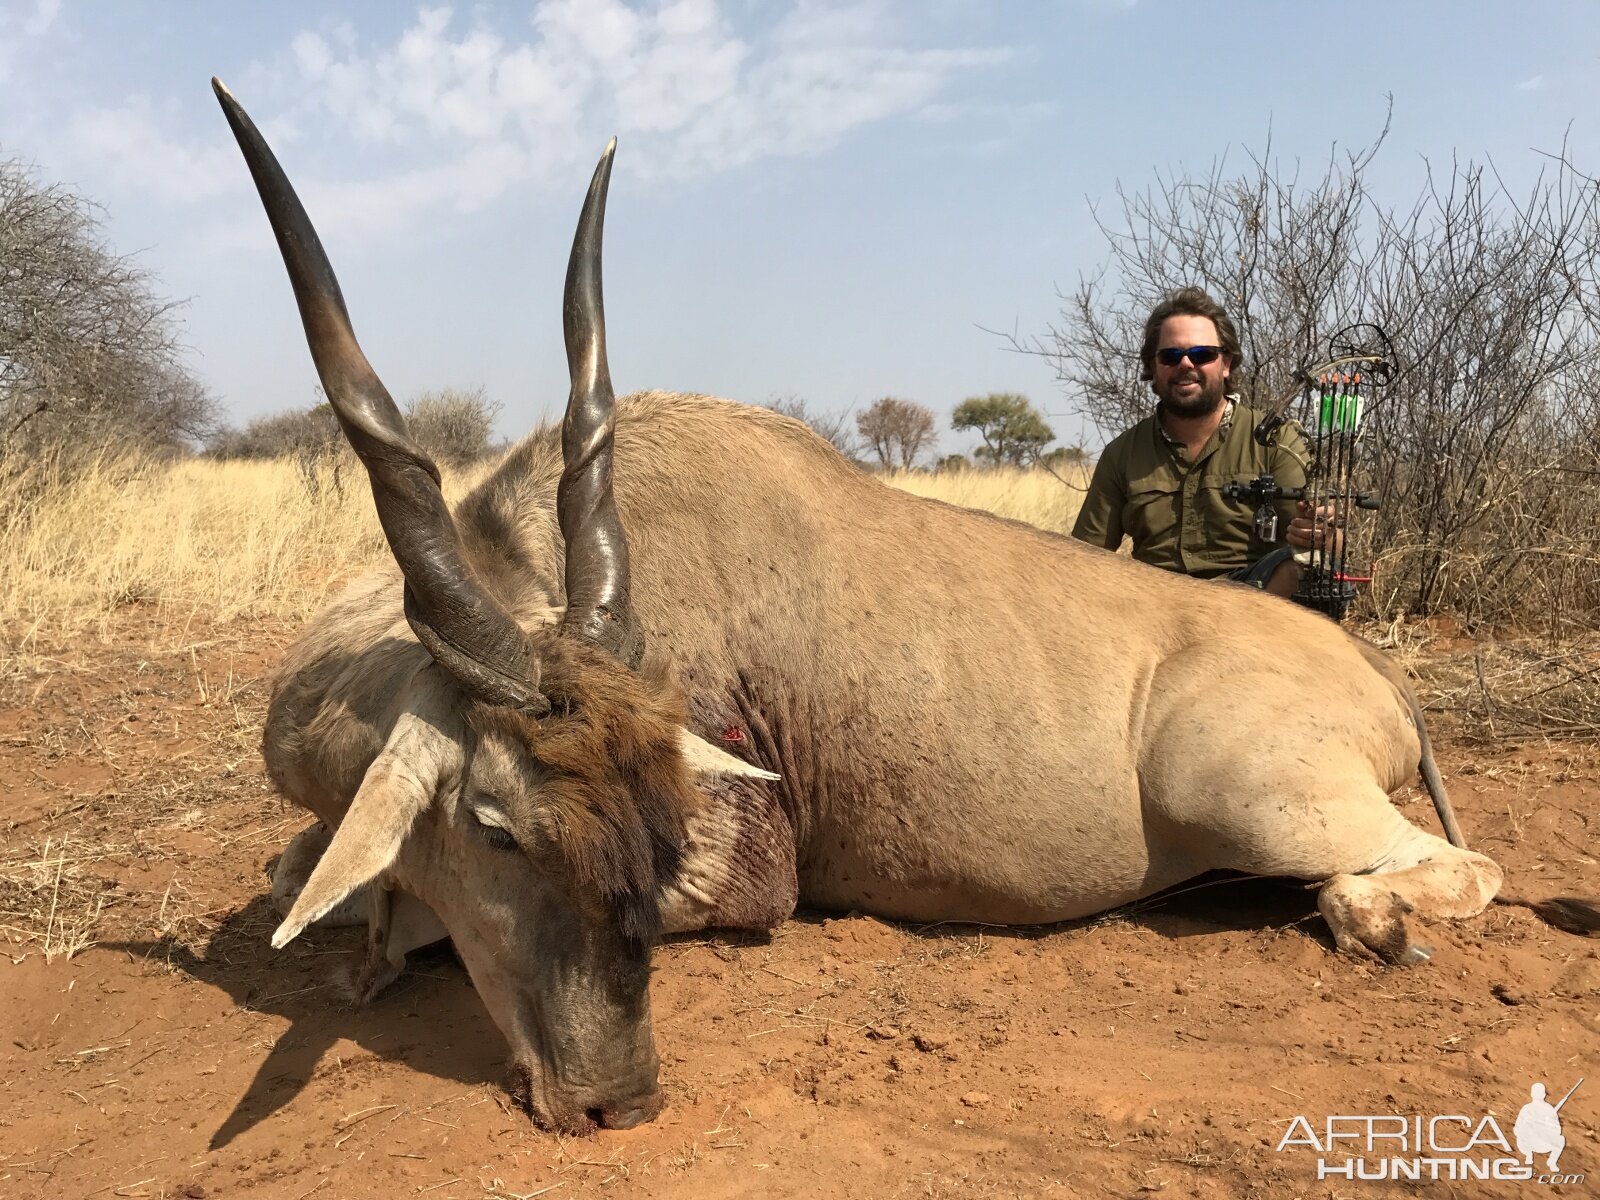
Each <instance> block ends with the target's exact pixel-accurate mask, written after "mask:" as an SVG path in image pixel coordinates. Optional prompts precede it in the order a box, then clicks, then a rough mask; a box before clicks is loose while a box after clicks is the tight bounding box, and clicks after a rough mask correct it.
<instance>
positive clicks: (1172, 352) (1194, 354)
mask: <svg viewBox="0 0 1600 1200" xmlns="http://www.w3.org/2000/svg"><path fill="white" fill-rule="evenodd" d="M1221 356H1222V347H1221V346H1190V347H1189V348H1188V349H1187V350H1185V349H1182V348H1180V347H1178V346H1168V347H1167V348H1166V349H1165V350H1157V351H1156V361H1157V362H1158V363H1160V364H1161V365H1162V366H1163V367H1175V366H1177V365H1178V364H1179V363H1181V362H1182V361H1183V360H1184V359H1186V358H1187V359H1188V360H1189V361H1190V362H1192V363H1193V364H1194V365H1195V366H1197V367H1203V366H1205V365H1206V364H1207V363H1214V362H1216V361H1217V359H1218V358H1220V357H1221Z"/></svg>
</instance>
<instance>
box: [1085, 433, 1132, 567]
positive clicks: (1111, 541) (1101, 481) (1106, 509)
mask: <svg viewBox="0 0 1600 1200" xmlns="http://www.w3.org/2000/svg"><path fill="white" fill-rule="evenodd" d="M1110 450H1111V447H1109V446H1107V447H1106V451H1107V452H1106V453H1102V454H1101V455H1100V461H1099V462H1097V463H1096V464H1095V467H1094V476H1093V477H1092V478H1091V479H1090V480H1089V490H1088V492H1087V493H1086V494H1085V495H1084V497H1083V507H1082V508H1080V509H1078V519H1077V521H1076V522H1074V523H1073V526H1072V536H1073V537H1075V538H1077V539H1078V540H1079V541H1083V542H1088V543H1089V544H1090V545H1092V546H1102V547H1104V548H1105V549H1107V550H1115V549H1117V548H1118V547H1119V546H1121V545H1122V506H1123V504H1124V503H1125V502H1126V500H1127V493H1128V489H1127V485H1126V482H1125V481H1124V480H1123V478H1122V469H1121V467H1120V466H1119V464H1118V462H1117V458H1118V457H1119V456H1115V455H1113V454H1111V453H1109V451H1110Z"/></svg>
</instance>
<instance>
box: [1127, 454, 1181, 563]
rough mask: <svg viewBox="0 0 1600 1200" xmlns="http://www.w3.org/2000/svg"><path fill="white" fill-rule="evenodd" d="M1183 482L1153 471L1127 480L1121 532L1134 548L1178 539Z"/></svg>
mask: <svg viewBox="0 0 1600 1200" xmlns="http://www.w3.org/2000/svg"><path fill="white" fill-rule="evenodd" d="M1182 489H1183V481H1182V480H1180V479H1177V478H1174V477H1173V476H1172V475H1171V474H1170V473H1168V472H1151V473H1149V474H1146V475H1144V476H1141V477H1138V478H1134V479H1130V480H1128V499H1127V503H1125V504H1124V505H1123V506H1122V530H1123V532H1124V533H1126V534H1127V535H1128V536H1129V537H1131V538H1132V539H1133V544H1134V545H1135V546H1148V545H1150V544H1151V543H1157V544H1159V543H1162V542H1166V541H1170V540H1173V539H1174V538H1176V536H1177V531H1178V520H1179V515H1180V514H1179V507H1180V505H1181V503H1182Z"/></svg>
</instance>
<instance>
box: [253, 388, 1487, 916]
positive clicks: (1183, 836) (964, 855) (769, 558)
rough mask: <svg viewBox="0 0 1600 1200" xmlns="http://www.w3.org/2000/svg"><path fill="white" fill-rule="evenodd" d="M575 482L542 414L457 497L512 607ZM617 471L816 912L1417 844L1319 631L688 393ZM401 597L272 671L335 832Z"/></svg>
mask: <svg viewBox="0 0 1600 1200" xmlns="http://www.w3.org/2000/svg"><path fill="white" fill-rule="evenodd" d="M560 473H561V447H560V442H559V438H558V436H557V431H555V430H552V431H550V433H549V434H547V435H544V436H535V437H534V438H532V439H530V440H529V441H528V442H527V443H526V444H524V445H523V446H522V447H520V448H519V449H518V450H517V451H516V452H515V453H514V454H513V455H512V456H511V457H510V459H509V460H508V461H507V462H506V464H505V465H504V466H502V467H501V468H500V469H499V471H498V472H497V473H496V474H495V475H494V476H493V477H491V478H490V479H489V480H488V481H487V482H486V483H484V484H483V485H482V486H481V487H480V488H479V489H478V490H477V491H476V492H475V493H474V494H473V495H472V496H470V497H468V498H467V499H466V500H465V501H464V502H463V503H462V504H460V505H459V506H458V508H457V510H456V524H457V526H458V528H459V529H460V530H461V533H462V536H463V539H464V541H465V542H466V544H467V545H468V547H469V549H470V550H471V552H472V555H473V560H474V562H475V563H477V564H478V567H479V570H480V573H481V574H482V575H483V576H484V577H485V579H486V580H487V581H491V582H492V586H494V587H495V589H496V591H497V592H498V594H499V595H500V596H501V597H502V599H503V600H504V601H505V602H506V604H507V606H508V607H509V608H511V609H512V611H513V612H514V613H515V614H516V615H517V617H518V619H519V620H520V621H521V622H522V623H524V624H525V625H527V626H529V627H533V626H536V625H538V624H540V623H545V624H548V623H550V622H551V621H553V620H554V619H555V617H556V616H557V615H559V613H560V611H561V609H562V607H563V605H564V602H565V596H564V593H563V589H562V584H561V571H562V554H561V541H560V535H559V532H558V531H557V530H556V529H555V527H554V526H555V490H556V483H557V480H558V478H559V476H560ZM615 493H616V499H617V504H618V507H619V509H620V511H621V514H622V520H623V524H624V527H625V528H626V529H628V530H629V544H630V548H631V552H632V573H633V591H634V609H635V611H636V612H637V614H638V616H639V619H640V622H641V625H642V626H643V630H644V635H645V640H646V643H647V644H648V645H649V646H650V647H652V655H653V654H655V653H656V652H657V651H659V653H660V655H661V656H662V658H663V659H664V661H665V664H666V666H667V669H668V670H669V671H670V672H672V673H673V674H674V675H675V676H676V677H677V679H678V681H679V683H680V684H681V686H682V687H683V690H684V692H685V693H686V696H687V699H688V702H689V714H690V727H691V729H692V730H693V732H695V733H697V734H698V735H700V736H701V737H702V738H705V739H707V740H708V741H711V742H713V743H715V744H720V745H722V746H723V747H724V748H726V749H728V750H729V751H730V752H732V753H734V754H737V755H739V756H740V757H743V758H747V759H748V760H750V761H752V762H754V763H756V764H757V765H759V766H761V767H764V768H766V769H768V770H770V771H773V772H775V773H777V774H779V775H781V776H782V778H781V779H780V780H778V781H774V782H767V781H747V782H741V783H740V784H739V787H740V788H741V789H744V790H745V791H747V792H749V793H752V794H753V793H757V792H762V791H765V792H769V793H770V794H771V798H772V800H773V801H774V802H775V803H773V804H772V805H771V806H770V807H769V806H767V805H765V804H750V805H747V806H746V808H747V809H748V811H750V812H751V813H752V814H754V815H757V816H759V817H760V818H761V819H763V820H766V821H769V822H776V823H779V824H777V826H776V827H775V828H774V829H773V831H772V833H773V836H775V837H782V838H785V839H788V840H790V841H791V842H792V844H793V846H794V863H795V869H796V871H797V874H798V885H799V894H800V896H801V897H802V898H803V899H804V900H805V901H807V902H809V903H812V904H815V905H818V906H822V907H828V908H839V909H848V908H854V909H860V910H862V911H867V912H873V913H877V914H880V915H882V916H887V917H901V918H907V919H912V920H919V921H941V920H943V921H989V922H1042V921H1057V920H1062V919H1065V918H1069V917H1078V916H1083V915H1085V914H1088V913H1094V912H1099V911H1102V910H1104V909H1106V908H1110V907H1113V906H1115V905H1118V904H1122V903H1124V902H1126V901H1129V900H1132V899H1136V898H1138V897H1141V896H1146V895H1149V894H1150V893H1152V892H1154V891H1158V890H1160V889H1162V888H1165V887H1168V886H1170V885H1171V884H1173V883H1176V882H1179V881H1180V880H1183V879H1186V878H1189V877H1190V876H1193V875H1196V874H1198V873H1200V872H1203V871H1207V870H1210V869H1213V868H1218V867H1234V868H1239V869H1242V870H1256V871H1263V872H1271V873H1284V874H1294V875H1302V876H1305V877H1308V878H1324V877H1327V876H1331V875H1334V874H1338V873H1341V872H1347V873H1355V872H1360V871H1366V870H1369V869H1371V868H1372V867H1374V866H1375V865H1377V864H1378V863H1379V861H1380V860H1381V859H1382V858H1383V857H1384V856H1385V855H1387V854H1389V853H1391V852H1392V851H1393V850H1394V849H1396V846H1397V844H1398V843H1400V842H1403V841H1405V840H1407V839H1409V838H1411V837H1413V836H1425V835H1419V834H1417V832H1416V831H1415V830H1414V829H1413V827H1412V826H1411V825H1409V824H1408V823H1407V822H1405V821H1404V820H1402V819H1401V818H1400V817H1399V816H1398V814H1396V813H1395V812H1394V810H1393V808H1392V806H1390V805H1389V804H1388V803H1387V800H1386V797H1385V793H1386V792H1387V791H1388V790H1391V789H1393V788H1396V787H1398V786H1400V785H1402V784H1403V783H1405V782H1406V781H1408V780H1410V779H1413V778H1414V777H1415V775H1416V771H1417V763H1418V757H1419V745H1418V739H1417V734H1416V731H1415V729H1414V727H1413V725H1412V721H1411V713H1410V709H1409V706H1408V703H1407V700H1406V697H1405V696H1404V695H1403V694H1402V693H1400V692H1399V691H1397V689H1396V688H1395V686H1394V685H1393V684H1392V683H1390V682H1389V681H1388V680H1386V679H1385V678H1384V677H1383V676H1381V675H1380V674H1378V672H1377V671H1375V670H1374V669H1373V668H1372V667H1371V666H1369V665H1368V663H1367V661H1366V660H1365V658H1364V657H1363V654H1362V652H1361V650H1360V649H1359V647H1358V644H1357V643H1356V642H1355V641H1354V640H1353V639H1352V638H1350V637H1348V636H1346V635H1345V634H1344V633H1343V632H1341V631H1340V630H1339V629H1338V628H1337V627H1336V626H1334V625H1332V624H1331V623H1329V622H1328V621H1327V620H1326V619H1323V618H1320V617H1317V616H1314V615H1312V614H1310V613H1307V612H1305V611H1304V610H1301V609H1298V608H1295V607H1293V606H1291V605H1288V604H1285V603H1283V602H1281V601H1277V600H1274V599H1272V598H1270V597H1265V596H1263V595H1261V594H1260V593H1257V592H1254V591H1251V590H1249V589H1245V588H1242V587H1227V586H1222V585H1218V584H1204V583H1200V582H1196V581H1193V580H1190V579H1186V578H1182V577H1178V576H1172V575H1167V574H1164V573H1161V572H1156V571H1152V570H1151V569H1149V568H1148V567H1144V566H1142V565H1140V564H1137V563H1133V562H1131V561H1130V560H1128V559H1126V558H1124V557H1120V556H1117V555H1112V554H1107V553H1105V552H1103V551H1098V550H1094V549H1091V548H1089V547H1086V546H1084V545H1083V544H1081V543H1079V542H1076V541H1073V540H1072V539H1069V538H1064V537H1059V536H1055V535H1052V534H1048V533H1043V532H1041V531H1039V530H1037V529H1033V528H1031V527H1029V526H1026V525H1023V524H1019V523H1017V522H1012V521H1004V520H1000V519H997V518H994V517H991V516H988V515H986V514H982V513H977V512H973V511H970V510H966V509H961V508H956V507H953V506H950V505H946V504H941V503H938V502H936V501H929V500H924V499H921V498H918V497H914V496H910V495H907V494H906V493H903V492H900V491H896V490H894V489H892V488H889V487H886V486H884V485H883V484H881V483H879V482H878V481H877V480H875V479H874V478H872V477H871V476H869V475H867V474H864V473H863V472H861V471H859V470H858V469H856V468H854V467H853V466H851V465H850V464H848V463H847V462H845V461H844V460H843V459H842V458H841V457H840V456H839V455H838V454H837V453H835V452H834V451H833V449H832V448H831V447H829V446H828V445H827V444H826V443H824V442H823V441H822V440H821V439H819V438H817V437H816V436H815V435H814V434H812V433H811V432H810V431H809V430H807V429H806V428H805V427H804V426H802V425H800V424H799V423H797V422H794V421H791V420H789V419H787V418H784V417H780V416H778V415H776V414H774V413H771V412H768V411H766V410H764V409H757V408H750V407H746V406H741V405H735V404H731V403H728V402H725V401H719V400H712V399H707V398H704V397H698V396H682V395H668V394H661V393H646V394H643V395H638V396H634V397H629V398H624V399H623V400H621V401H619V402H618V415H617V430H616V465H615ZM401 586H402V583H401V579H400V574H399V571H398V569H397V568H390V569H388V570H385V571H382V572H380V573H379V574H378V575H377V576H375V577H373V578H371V579H368V580H365V581H363V582H362V583H360V584H358V585H357V586H356V587H355V588H354V589H353V590H352V591H351V592H350V594H348V595H347V596H346V597H345V598H344V599H343V600H341V601H339V602H338V603H336V604H335V605H334V606H333V607H332V608H331V609H330V610H329V611H328V612H326V613H325V614H324V615H323V616H322V617H321V618H320V619H319V620H318V621H316V622H315V623H314V624H313V625H312V627H311V629H310V630H308V632H307V633H306V634H305V635H304V637H303V638H302V639H301V640H300V642H299V643H298V644H297V645H296V646H295V647H294V648H293V649H291V650H290V652H289V653H288V655H287V656H286V658H285V660H284V662H283V664H282V667H281V668H280V671H279V674H278V683H277V686H276V689H275V692H274V698H273V702H272V709H271V714H270V717H269V720H268V724H267V730H266V741H265V746H266V754H267V759H268V763H269V766H270V768H271V770H272V772H273V775H274V777H275V778H276V779H278V780H279V781H280V783H281V784H282V786H283V787H284V789H285V790H286V791H287V792H288V793H289V794H290V795H291V796H292V797H293V798H295V799H296V800H298V801H300V802H301V803H303V804H305V805H306V806H307V807H309V808H311V809H313V810H314V811H316V812H317V814H318V815H319V816H321V817H322V818H323V819H324V821H326V822H328V823H329V824H330V825H337V824H338V822H339V821H340V820H341V819H342V817H343V815H344V809H345V807H346V806H347V805H348V803H349V799H350V797H351V796H353V795H354V794H355V790H356V788H357V787H358V786H359V785H360V783H361V780H362V778H363V777H364V775H365V772H366V769H367V767H368V765H369V764H370V763H371V761H372V759H373V758H374V757H375V756H376V755H377V753H378V751H379V750H380V749H381V747H382V746H383V744H384V742H385V740H387V738H388V736H389V734H390V732H391V728H390V727H391V725H392V722H393V720H394V718H395V716H396V714H397V700H398V699H399V698H401V697H404V696H405V695H406V694H407V688H408V686H410V680H411V678H412V676H413V675H414V674H415V673H416V672H417V671H418V670H419V669H421V668H422V667H424V666H425V665H427V663H428V662H429V659H428V656H427V653H426V651H424V650H423V649H422V648H421V646H420V645H418V644H417V642H416V639H415V638H414V637H413V636H412V634H411V632H410V630H409V629H408V628H407V627H406V623H405V618H404V616H403V614H402V612H401V605H400V597H401ZM330 664H337V666H338V670H337V671H330V670H329V666H330ZM442 686H443V685H442ZM1311 696H1315V697H1316V703H1315V704H1308V703H1306V698H1307V697H1311ZM735 739H737V740H735ZM1264 741H1265V742H1266V743H1267V744H1268V745H1269V746H1280V747H1290V748H1292V749H1290V750H1288V751H1287V752H1274V751H1271V750H1264V748H1263V742H1264ZM1363 818H1364V819H1363ZM1441 848H1442V849H1445V850H1448V849H1449V848H1448V847H1443V846H1442V844H1441ZM1483 861H1484V862H1486V861H1487V860H1483ZM734 865H735V866H737V865H738V864H734ZM1485 886H1486V887H1488V888H1490V889H1492V883H1490V882H1488V873H1487V869H1486V883H1485ZM792 890H793V888H792V886H791V888H790V891H792ZM775 894H776V895H777V896H778V897H780V898H781V897H782V895H783V891H782V889H781V888H780V889H779V890H778V891H777V892H776V893H775ZM1487 899H1488V895H1487V894H1485V895H1484V896H1483V897H1482V900H1481V901H1480V905H1481V903H1482V902H1486V901H1487ZM692 919H693V916H692V914H690V913H674V914H669V920H670V921H671V922H672V923H673V924H675V925H682V924H684V923H685V922H687V921H690V920H692Z"/></svg>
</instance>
